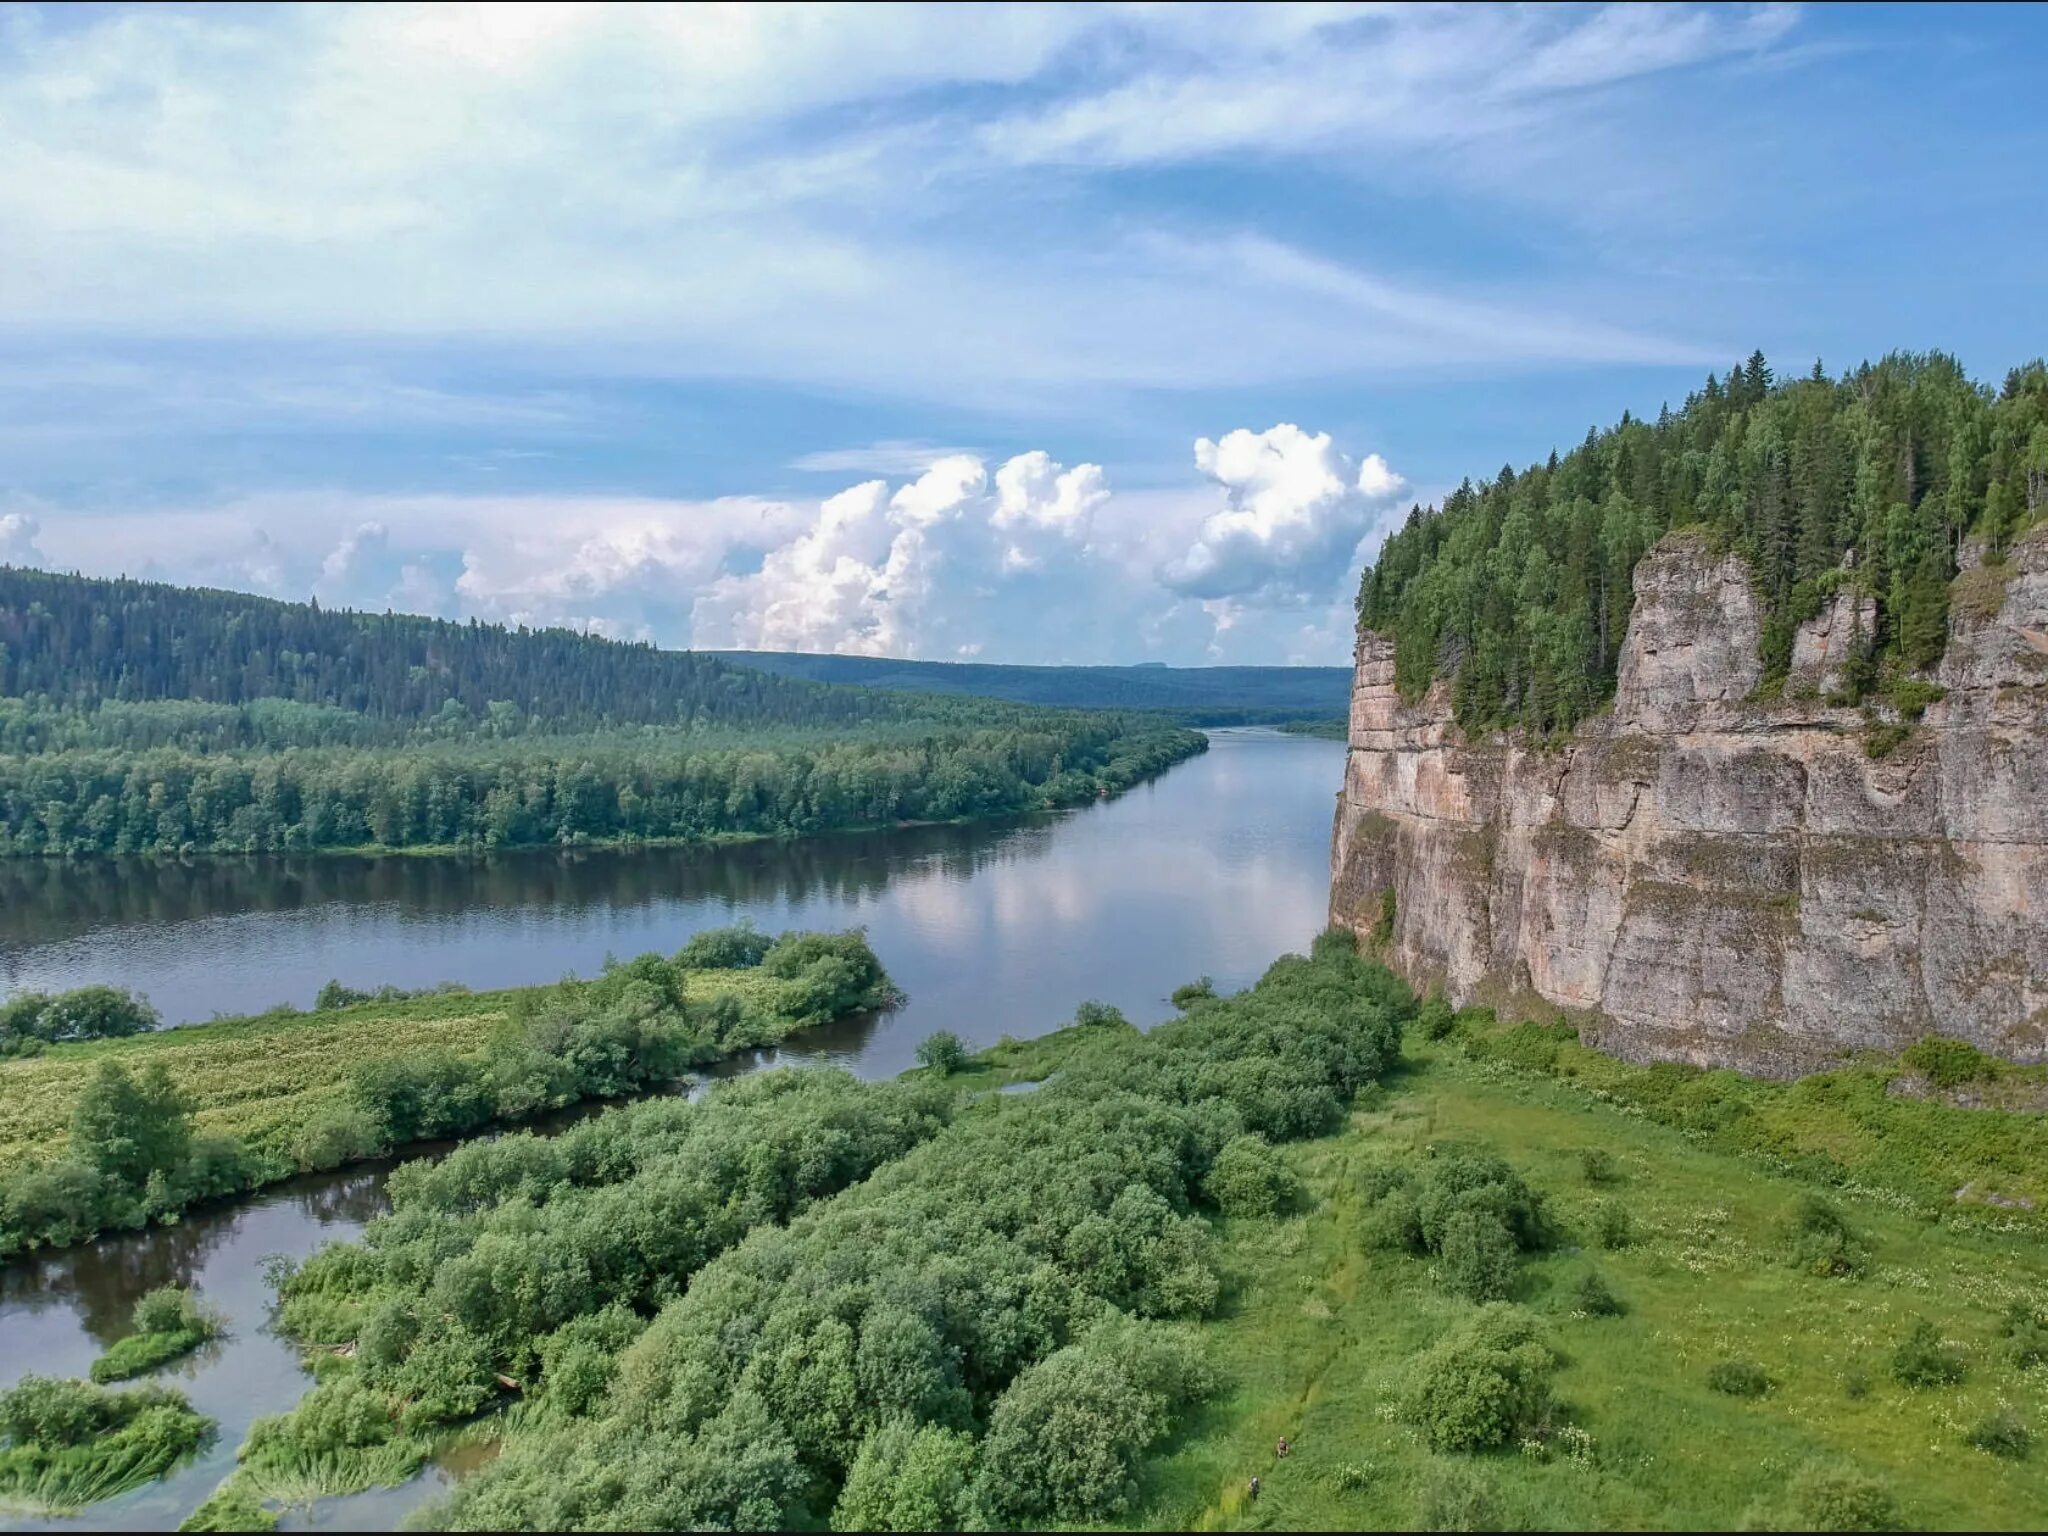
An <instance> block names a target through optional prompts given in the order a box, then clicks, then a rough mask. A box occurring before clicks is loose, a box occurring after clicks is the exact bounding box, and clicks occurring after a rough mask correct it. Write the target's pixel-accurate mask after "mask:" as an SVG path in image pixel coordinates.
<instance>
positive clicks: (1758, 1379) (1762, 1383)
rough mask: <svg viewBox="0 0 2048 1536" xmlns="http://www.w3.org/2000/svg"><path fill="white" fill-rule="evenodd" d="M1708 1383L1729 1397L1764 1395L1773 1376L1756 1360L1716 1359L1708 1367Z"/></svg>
mask: <svg viewBox="0 0 2048 1536" xmlns="http://www.w3.org/2000/svg"><path fill="white" fill-rule="evenodd" d="M1707 1385H1708V1386H1710V1387H1712V1388H1713V1389H1714V1390H1715V1391H1716V1392H1721V1393H1725V1394H1726V1395H1727V1396H1729V1397H1762V1396H1763V1395H1764V1394H1765V1393H1767V1392H1769V1391H1770V1390H1771V1378H1770V1375H1769V1373H1768V1372H1766V1371H1765V1370H1764V1368H1763V1367H1762V1366H1760V1365H1758V1364H1757V1363H1756V1362H1755V1361H1754V1360H1716V1361H1715V1362H1714V1363H1713V1364H1712V1365H1710V1366H1708V1367H1707Z"/></svg>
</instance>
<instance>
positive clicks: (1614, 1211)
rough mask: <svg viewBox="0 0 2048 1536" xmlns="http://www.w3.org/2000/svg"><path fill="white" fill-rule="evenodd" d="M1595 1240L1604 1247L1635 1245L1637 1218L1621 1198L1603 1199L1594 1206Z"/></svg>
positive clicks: (1617, 1247) (1615, 1247)
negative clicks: (1631, 1213) (1630, 1212)
mask: <svg viewBox="0 0 2048 1536" xmlns="http://www.w3.org/2000/svg"><path fill="white" fill-rule="evenodd" d="M1593 1240H1594V1241H1595V1242H1597V1243H1598V1244H1599V1245H1600V1246H1601V1247H1602V1248H1606V1249H1610V1250H1613V1249H1620V1248H1630V1247H1633V1246H1634V1245H1635V1240H1636V1224H1635V1218H1634V1217H1632V1216H1630V1215H1629V1213H1628V1207H1627V1206H1625V1205H1623V1204H1622V1203H1621V1202H1620V1201H1619V1200H1602V1201H1601V1202H1600V1203H1599V1204H1598V1205H1596V1206H1594V1207H1593Z"/></svg>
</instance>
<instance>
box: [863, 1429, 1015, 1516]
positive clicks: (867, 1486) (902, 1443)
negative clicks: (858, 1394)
mask: <svg viewBox="0 0 2048 1536" xmlns="http://www.w3.org/2000/svg"><path fill="white" fill-rule="evenodd" d="M974 1456H975V1445H974V1437H973V1436H972V1435H970V1434H967V1433H965V1432H963V1431H961V1430H956V1429H943V1428H940V1427H939V1426H938V1425H935V1424H923V1425H918V1424H912V1423H910V1422H909V1421H907V1420H904V1419H894V1420H891V1421H890V1422H889V1423H887V1424H884V1425H883V1426H882V1427H881V1428H880V1429H878V1430H876V1431H875V1432H874V1433H873V1434H871V1435H869V1436H868V1437H867V1439H866V1440H865V1441H863V1442H862V1443H861V1448H860V1454H859V1455H857V1456H855V1457H854V1459H853V1466H852V1467H851V1468H849V1469H848V1471H847V1474H846V1486H845V1488H844V1490H843V1491H842V1492H841V1493H840V1495H839V1502H838V1503H837V1504H836V1505H834V1506H833V1509H832V1529H833V1530H835V1531H960V1530H976V1529H979V1528H980V1527H981V1524H982V1522H981V1521H979V1520H978V1519H977V1518H976V1516H975V1509H974V1504H973V1488H974Z"/></svg>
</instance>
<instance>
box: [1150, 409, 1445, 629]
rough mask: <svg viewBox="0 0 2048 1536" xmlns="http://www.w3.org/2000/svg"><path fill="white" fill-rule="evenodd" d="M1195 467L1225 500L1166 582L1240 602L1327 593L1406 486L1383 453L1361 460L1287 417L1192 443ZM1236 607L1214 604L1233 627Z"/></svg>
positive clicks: (1293, 600)
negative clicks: (1268, 425)
mask: <svg viewBox="0 0 2048 1536" xmlns="http://www.w3.org/2000/svg"><path fill="white" fill-rule="evenodd" d="M1195 465H1196V467H1197V468H1199V469H1200V470H1201V472H1202V473H1203V474H1205V475H1207V476H1208V477H1209V478H1210V479H1211V480H1213V481H1215V483H1216V484H1217V485H1218V486H1220V487H1221V488H1222V491H1223V506H1222V507H1221V508H1220V509H1219V510H1217V511H1215V512H1212V513H1211V514H1210V515H1209V516H1208V517H1206V518H1205V519H1203V521H1202V526H1201V528H1200V530H1199V532H1198V533H1197V535H1196V538H1195V541H1194V543H1193V544H1192V545H1191V546H1190V547H1189V548H1188V549H1187V551H1186V552H1185V553H1184V554H1182V555H1180V556H1179V557H1177V558H1176V559H1174V560H1172V561H1169V562H1168V563H1167V564H1166V565H1165V566H1163V567H1162V568H1161V570H1160V573H1159V579H1160V580H1161V582H1163V583H1164V584H1165V585H1166V586H1168V587H1171V588H1172V589H1173V590H1174V591H1176V592H1181V593H1184V594H1186V595H1187V596H1190V597H1195V598H1201V599H1204V600H1206V601H1211V602H1214V601H1217V600H1220V599H1228V600H1231V601H1232V602H1233V604H1244V603H1250V604H1255V605H1273V604H1297V603H1307V602H1312V601H1315V600H1316V599H1319V598H1320V599H1327V598H1328V597H1329V596H1330V595H1331V592H1332V590H1333V588H1334V587H1335V585H1336V583H1337V581H1338V579H1339V578H1340V577H1341V576H1342V575H1343V574H1344V572H1345V571H1346V569H1347V568H1348V567H1349V566H1350V564H1351V561H1352V558H1353V556H1354V555H1355V554H1356V552H1357V550H1358V547H1359V544H1360V542H1361V541H1362V540H1363V539H1364V538H1365V537H1366V535H1367V534H1368V533H1369V532H1370V531H1371V530H1372V528H1373V526H1374V523H1375V522H1376V520H1378V519H1380V518H1381V517H1383V516H1384V515H1386V513H1387V511H1388V509H1389V508H1390V507H1391V505H1392V504H1393V502H1394V500H1395V499H1396V498H1398V497H1399V496H1400V495H1401V493H1402V492H1403V491H1405V490H1406V489H1407V488H1408V487H1407V482H1406V481H1405V480H1403V479H1402V478H1401V477H1400V476H1399V475H1397V474H1395V473H1394V472H1393V471H1392V470H1391V469H1389V468H1388V467H1387V462H1386V460H1385V459H1383V458H1381V457H1380V456H1379V455H1378V454H1376V453H1375V454H1369V455H1367V457H1366V459H1365V462H1364V463H1363V464H1354V463H1353V462H1352V461H1351V460H1350V459H1349V458H1348V457H1347V456H1346V455H1345V454H1344V453H1342V452H1341V451H1340V450H1339V449H1338V448H1337V447H1336V445H1335V444H1334V443H1332V442H1331V440H1330V435H1329V434H1328V433H1327V432H1319V433H1316V434H1314V435H1311V434H1309V433H1307V432H1304V431H1302V430H1301V428H1299V427H1297V426H1294V425H1292V424H1291V423H1287V422H1283V423H1281V424H1280V425H1279V426H1276V427H1273V428H1271V429H1269V430H1268V431H1265V432H1252V431H1249V430H1247V429H1245V428H1242V427H1240V428H1238V429H1237V430H1236V431H1234V432H1229V433H1226V434H1225V435H1224V437H1223V438H1222V440H1221V441H1220V442H1212V441H1211V440H1210V439H1208V438H1206V437H1205V438H1202V439H1200V440H1198V441H1197V442H1196V444H1195ZM1234 612H1235V608H1234V607H1226V608H1222V609H1218V610H1216V613H1217V616H1218V624H1219V628H1228V627H1229V624H1230V622H1231V615H1232V614H1234Z"/></svg>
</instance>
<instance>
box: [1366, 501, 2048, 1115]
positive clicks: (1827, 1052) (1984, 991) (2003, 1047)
mask: <svg viewBox="0 0 2048 1536" xmlns="http://www.w3.org/2000/svg"><path fill="white" fill-rule="evenodd" d="M1760 617H1761V616H1760V614H1759V611H1758V606H1757V601H1756V597H1755V594H1754V593H1753V591H1752V590H1751V587H1750V583H1749V578H1748V571H1747V568H1746V566H1745V565H1744V564H1743V562H1742V561H1741V560H1740V559H1739V558H1735V557H1732V556H1731V557H1724V558H1716V557H1714V556H1712V555H1711V554H1710V553H1709V552H1708V550H1707V549H1706V547H1705V546H1704V545H1703V544H1702V543H1701V542H1700V541H1698V540H1697V539H1694V538H1691V537H1689V536H1685V535H1674V536H1673V537H1671V538H1669V539H1667V540H1666V541H1665V542H1664V544H1663V545H1661V546H1660V547H1659V548H1658V549H1657V550H1655V551H1653V552H1652V553H1651V554H1650V555H1649V556H1647V557H1646V558H1645V559H1644V560H1643V561H1642V562H1641V563H1640V564H1639V565H1638V567H1637V570H1636V575H1635V611H1634V614H1633V616H1632V618H1631V620H1630V622H1629V628H1628V633H1627V636H1626V637H1625V639H1624V642H1623V652H1622V656H1621V662H1620V675H1619V680H1618V686H1617V689H1616V694H1615V700H1614V706H1613V709H1612V711H1611V713H1609V714H1608V715H1605V716H1603V717H1600V718H1598V719H1596V720H1594V721H1590V722H1588V723H1587V724H1586V725H1585V726H1583V727H1582V728H1581V729H1580V730H1579V731H1578V732H1577V733H1575V734H1574V735H1573V736H1572V737H1570V738H1568V739H1567V740H1566V741H1564V742H1563V743H1561V744H1552V745H1550V746H1548V747H1540V746H1536V745H1532V744H1530V743H1527V742H1523V741H1520V740H1518V739H1513V738H1509V737H1489V738H1487V739H1485V740H1467V739H1466V738H1465V737H1464V735H1463V734H1462V733H1461V732H1460V731H1459V730H1458V728H1457V727H1456V726H1455V725H1454V724H1453V723H1452V718H1451V708H1450V701H1449V695H1448V689H1447V687H1446V685H1444V684H1443V683H1441V682H1440V683H1438V684H1437V685H1436V686H1435V687H1434V688H1433V689H1432V690H1431V691H1430V693H1429V694H1428V696H1427V697H1425V698H1423V699H1422V700H1420V701H1419V702H1417V703H1415V704H1413V705H1409V704H1405V703H1404V702H1403V701H1402V699H1401V698H1400V696H1399V694H1398V693H1397V692H1396V690H1395V687H1394V656H1393V643H1392V642H1391V641H1390V640H1388V639H1386V638H1384V637H1382V636H1379V635H1375V634H1372V633H1370V632H1367V633H1364V634H1362V635H1361V636H1360V638H1359V644H1358V670H1357V676H1356V679H1355V683H1354V690H1353V695H1352V704H1351V735H1350V751H1349V753H1348V755H1347V759H1346V766H1345V776H1344V788H1343V792H1342V794H1341V795H1340V796H1339V799H1338V806H1337V823H1336V833H1335V846H1334V849H1333V853H1332V883H1331V895H1330V911H1331V918H1332V921H1334V922H1336V923H1339V924H1342V925H1344V926H1347V927H1350V928H1353V929H1355V930H1356V931H1358V932H1359V933H1360V934H1361V935H1373V934H1375V933H1378V934H1380V936H1381V937H1382V938H1383V939H1384V940H1385V942H1386V944H1387V947H1388V953H1389V955H1390V958H1391V959H1392V961H1393V962H1394V963H1395V964H1396V965H1397V966H1398V967H1399V968H1400V969H1401V970H1403V971H1404V972H1405V973H1406V974H1408V975H1409V976H1410V977H1411V978H1412V979H1414V980H1415V981H1417V982H1418V983H1421V984H1425V985H1436V986H1442V987H1443V988H1444V989H1445V990H1446V992H1447V993H1448V994H1449V996H1450V997H1451V999H1452V1000H1453V1001H1454V1002H1458V1003H1461V1004H1462V1003H1466V1002H1488V1003H1493V1004H1495V1005H1496V1006H1500V1007H1502V1008H1503V1009H1504V1010H1505V1011H1509V1012H1516V1013H1523V1014H1528V1015H1537V1014H1546V1015H1548V1014H1555V1013H1557V1012H1559V1011H1564V1012H1567V1013H1569V1014H1572V1015H1574V1016H1577V1017H1579V1018H1580V1019H1581V1021H1582V1024H1583V1026H1584V1028H1585V1032H1586V1033H1587V1035H1588V1038H1590V1039H1592V1040H1594V1041H1596V1042H1597V1043H1598V1044H1600V1045H1602V1046H1604V1047H1605V1048H1607V1049H1609V1050H1612V1051H1615V1052H1616V1053H1618V1054H1620V1055H1623V1056H1627V1057H1630V1058H1634V1059H1639V1060H1642V1059H1653V1058H1675V1059H1682V1060H1687V1061H1695V1062H1701V1063H1711V1064H1716V1065H1727V1066H1736V1067H1740V1068H1743V1069H1745V1070H1748V1071H1753V1072H1763V1073H1769V1074H1773V1075H1786V1074H1790V1073H1795V1072H1799V1071H1803V1070H1809V1069H1812V1068H1814V1067H1817V1066H1822V1065H1825V1064H1827V1063H1828V1062H1830V1061H1832V1060H1837V1059H1839V1058H1840V1057H1841V1056H1842V1055H1843V1054H1844V1053H1845V1052H1847V1051H1850V1050H1854V1049H1856V1048H1860V1047H1871V1046H1875V1047H1880V1048H1884V1049H1890V1050H1896V1049H1899V1048H1901V1047H1903V1046H1905V1045H1907V1044H1909V1043H1911V1042H1912V1041H1913V1040H1916V1039H1918V1038H1919V1037H1920V1036H1922V1035H1926V1034H1943V1035H1949V1036H1954V1037H1957V1038H1961V1039H1967V1040H1970V1041H1973V1042H1975V1043H1976V1044H1977V1045H1979V1046H1981V1047H1982V1048H1984V1049H1985V1050H1987V1051H1992V1052H1995V1053H1997V1054H1999V1055H2002V1056H2006V1057H2009V1058H2011V1059H2014V1060H2019V1061H2041V1060H2048V529H2037V530H2036V531H2035V534H2034V536H2033V537H2031V538H2030V539H2028V540H2027V541H2025V542H2024V543H2023V544H2022V545H2021V546H2020V547H2019V548H2017V549H2016V550H2014V551H2013V552H2012V554H2011V556H2010V557H2009V559H2008V561H2007V562H2006V563H2005V564H2004V565H2003V566H1992V567H1984V568H1981V569H1978V570H1973V571H1969V572H1966V573H1965V575H1964V576H1963V577H1962V578H1961V579H1960V580H1959V582H1958V584H1957V590H1956V594H1955V599H1954V601H1953V603H1952V617H1951V633H1950V640H1949V646H1948V652H1947V655H1946V657H1945V659H1944V660H1943V662H1942V665H1941V670H1940V674H1939V681H1940V682H1941V683H1942V684H1943V685H1944V686H1945V687H1946V688H1947V690H1948V692H1947V695H1946V697H1944V698H1943V699H1941V700H1939V701H1938V702H1936V703H1934V704H1933V705H1931V706H1930V707H1929V708H1928V710H1927V712H1926V716H1925V718H1924V720H1923V721H1922V722H1921V724H1920V725H1919V726H1918V727H1916V728H1915V729H1914V730H1913V732H1912V733H1911V734H1910V735H1909V736H1908V737H1907V738H1906V740H1905V741H1904V742H1903V743H1902V744H1901V745H1899V746H1898V747H1897V748H1896V749H1895V750H1893V751H1892V752H1890V753H1889V754H1887V755H1886V756H1884V757H1883V758H1881V759H1877V760H1872V759H1871V758H1870V757H1869V756H1868V754H1867V753H1866V751H1865V747H1864V741H1865V731H1866V722H1865V717H1864V715H1863V713H1862V712H1861V711H1860V710H1857V709H1853V708H1843V707H1837V706H1832V705H1830V704H1828V703H1826V702H1825V701H1824V699H1825V690H1829V689H1832V688H1833V687H1835V686H1836V684H1837V683H1838V681H1839V677H1840V668H1841V666H1842V664H1843V662H1844V659H1845V657H1846V655H1847V653H1848V651H1849V649H1850V647H1851V646H1853V644H1854V636H1855V634H1856V632H1857V631H1858V629H1859V627H1860V628H1862V629H1863V630H1864V631H1865V632H1867V628H1868V625H1869V622H1870V609H1869V606H1868V604H1867V601H1864V600H1859V599H1858V598H1857V597H1856V596H1855V595H1853V594H1852V593H1850V592H1848V591H1843V592H1841V593H1839V594H1838V595H1837V596H1836V598H1835V599H1834V601H1833V602H1832V604H1831V605H1830V606H1829V608H1828V609H1827V611H1825V612H1824V613H1822V614H1821V615H1820V617H1819V618H1817V619H1815V620H1814V621H1812V622H1811V623H1809V624H1807V625H1805V626H1803V627H1802V629H1801V631H1800V633H1799V635H1798V637H1797V641H1796V644H1795V646H1794V651H1793V668H1792V674H1791V677H1790V679H1789V680H1788V682H1787V685H1786V687H1785V689H1784V691H1783V695H1782V696H1781V697H1780V698H1777V699H1775V700H1770V701H1759V700H1757V699H1755V698H1754V697H1753V695H1754V693H1755V690H1756V685H1757V682H1758V679H1759V677H1760V675H1761V673H1762V664H1761V662H1760V661H1759V659H1758V640H1759V637H1760V630H1761V623H1760ZM1389 892H1391V893H1392V896H1391V898H1389V896H1388V894H1387V893H1389ZM1389 915H1391V927H1390V929H1389V927H1388V918H1389Z"/></svg>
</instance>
